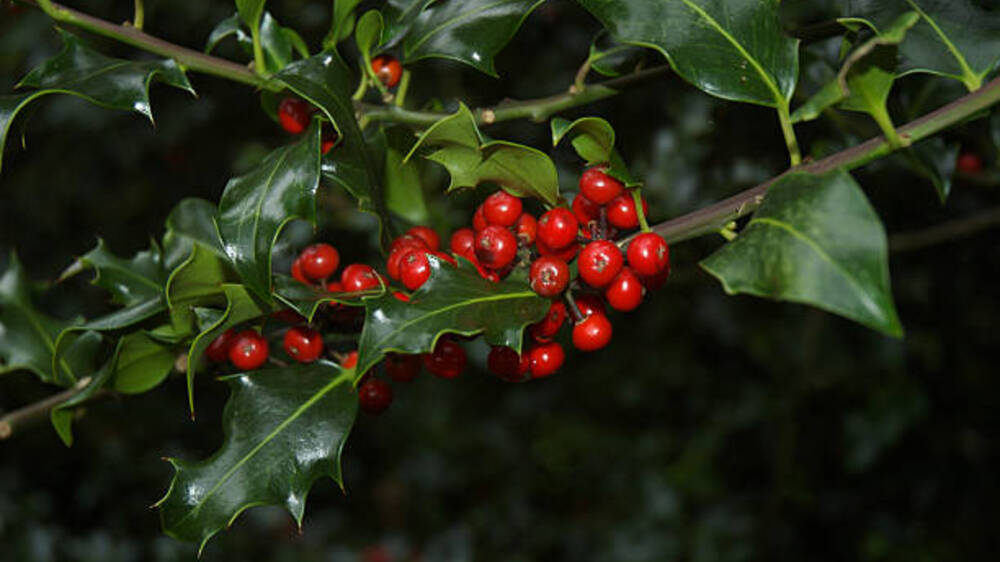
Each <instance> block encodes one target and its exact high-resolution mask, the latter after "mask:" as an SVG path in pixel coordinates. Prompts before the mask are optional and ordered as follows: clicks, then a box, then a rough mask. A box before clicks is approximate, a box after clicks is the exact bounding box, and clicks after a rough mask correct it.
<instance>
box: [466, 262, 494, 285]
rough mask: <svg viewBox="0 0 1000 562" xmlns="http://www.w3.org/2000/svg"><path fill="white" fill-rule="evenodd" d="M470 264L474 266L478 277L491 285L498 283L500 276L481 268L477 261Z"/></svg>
mask: <svg viewBox="0 0 1000 562" xmlns="http://www.w3.org/2000/svg"><path fill="white" fill-rule="evenodd" d="M472 263H473V265H475V266H476V273H478V274H479V276H480V277H482V278H483V279H485V280H487V281H490V282H493V283H499V282H500V276H499V275H497V273H496V272H495V271H490V270H489V269H486V268H485V267H483V266H482V264H480V263H479V260H475V261H473V262H472Z"/></svg>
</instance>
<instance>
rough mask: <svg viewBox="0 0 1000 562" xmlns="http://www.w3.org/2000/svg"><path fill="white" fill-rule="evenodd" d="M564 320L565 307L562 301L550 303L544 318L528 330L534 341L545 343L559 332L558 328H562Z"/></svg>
mask: <svg viewBox="0 0 1000 562" xmlns="http://www.w3.org/2000/svg"><path fill="white" fill-rule="evenodd" d="M565 320H566V305H565V304H563V302H562V301H552V304H551V305H549V311H548V312H547V313H546V314H545V318H542V319H541V320H540V321H539V322H537V323H535V324H532V325H531V326H529V328H528V329H529V332H530V333H531V337H532V338H534V340H535V341H540V342H546V341H550V340H551V339H552V337H553V336H555V335H556V333H558V332H559V328H561V327H562V325H563V322H564V321H565Z"/></svg>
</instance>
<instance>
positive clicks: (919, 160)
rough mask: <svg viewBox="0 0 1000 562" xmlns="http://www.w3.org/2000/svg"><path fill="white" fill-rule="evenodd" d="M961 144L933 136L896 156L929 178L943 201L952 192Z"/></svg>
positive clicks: (942, 201)
mask: <svg viewBox="0 0 1000 562" xmlns="http://www.w3.org/2000/svg"><path fill="white" fill-rule="evenodd" d="M958 151H959V146H958V143H957V142H946V141H945V140H944V139H943V138H941V137H931V138H929V139H924V140H922V141H920V142H919V143H917V144H915V145H913V146H910V147H908V148H906V149H905V150H902V151H900V152H899V153H898V156H897V157H896V158H897V159H898V160H900V161H902V163H903V164H904V165H905V166H906V167H908V168H910V169H911V170H913V171H914V172H916V173H917V174H919V175H920V176H921V177H923V178H925V179H927V180H928V181H930V182H931V185H933V186H934V191H935V192H936V193H937V195H938V199H940V200H941V203H942V204H944V202H945V201H946V200H947V199H948V195H949V194H950V193H951V178H952V176H954V175H955V165H956V164H957V162H958Z"/></svg>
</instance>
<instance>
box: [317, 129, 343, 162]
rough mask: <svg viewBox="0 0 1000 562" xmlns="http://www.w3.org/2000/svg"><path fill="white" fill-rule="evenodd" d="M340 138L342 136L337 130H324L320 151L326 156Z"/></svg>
mask: <svg viewBox="0 0 1000 562" xmlns="http://www.w3.org/2000/svg"><path fill="white" fill-rule="evenodd" d="M338 138H340V137H339V136H338V135H337V131H332V130H324V131H323V138H322V139H321V140H320V145H319V151H320V152H321V153H322V154H323V155H324V156H325V155H326V153H328V152H330V150H331V149H332V148H333V145H335V144H337V139H338Z"/></svg>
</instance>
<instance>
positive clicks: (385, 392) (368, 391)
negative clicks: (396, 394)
mask: <svg viewBox="0 0 1000 562" xmlns="http://www.w3.org/2000/svg"><path fill="white" fill-rule="evenodd" d="M358 403H359V404H361V409H362V410H364V411H366V412H368V413H369V414H381V413H382V412H384V411H385V409H386V408H388V407H389V405H390V404H392V387H391V386H389V383H387V382H385V381H384V380H381V379H376V378H369V379H366V380H365V382H363V383H361V386H359V387H358Z"/></svg>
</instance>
